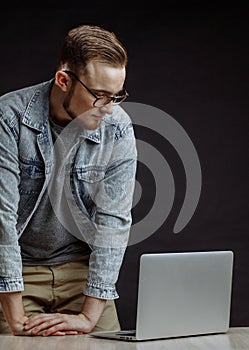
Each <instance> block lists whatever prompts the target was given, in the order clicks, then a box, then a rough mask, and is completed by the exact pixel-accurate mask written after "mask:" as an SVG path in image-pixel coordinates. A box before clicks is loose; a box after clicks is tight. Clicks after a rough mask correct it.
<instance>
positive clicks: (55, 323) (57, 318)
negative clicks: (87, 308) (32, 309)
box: [24, 313, 91, 336]
mask: <svg viewBox="0 0 249 350" xmlns="http://www.w3.org/2000/svg"><path fill="white" fill-rule="evenodd" d="M24 330H25V331H27V332H30V334H31V335H43V336H49V335H76V334H82V333H88V332H89V331H90V330H91V322H90V321H89V320H88V319H87V318H86V317H85V316H84V315H83V314H79V315H68V314H60V313H53V314H39V315H36V316H33V317H30V318H29V319H28V320H27V321H26V322H25V326H24Z"/></svg>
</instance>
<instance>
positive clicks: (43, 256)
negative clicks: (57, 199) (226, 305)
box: [19, 122, 90, 265]
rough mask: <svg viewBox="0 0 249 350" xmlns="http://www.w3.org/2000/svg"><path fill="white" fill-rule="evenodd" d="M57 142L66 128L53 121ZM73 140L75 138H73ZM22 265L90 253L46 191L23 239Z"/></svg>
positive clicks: (63, 259) (60, 259)
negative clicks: (66, 224)
mask: <svg viewBox="0 0 249 350" xmlns="http://www.w3.org/2000/svg"><path fill="white" fill-rule="evenodd" d="M50 125H51V132H52V137H53V140H54V142H55V141H56V139H57V136H58V135H59V134H60V132H61V131H62V130H63V128H62V127H60V126H58V125H56V124H54V123H53V122H50ZM70 141H72V140H70ZM19 242H20V246H21V254H22V261H23V265H53V264H60V263H64V262H67V261H72V260H75V259H77V258H79V257H80V256H85V255H89V254H90V248H89V246H88V244H87V243H85V242H83V241H81V240H79V239H77V238H76V237H74V236H73V235H72V234H71V233H70V232H69V231H68V230H67V229H66V227H64V225H63V224H62V223H61V221H60V220H59V218H58V215H56V213H55V211H54V209H53V206H52V204H51V200H50V196H49V193H48V191H46V192H45V193H44V195H43V197H42V199H41V202H40V203H39V206H38V208H37V210H36V212H35V213H34V215H33V216H32V218H31V220H30V221H29V223H28V225H27V227H26V229H25V231H24V232H23V234H22V236H21V238H20V240H19Z"/></svg>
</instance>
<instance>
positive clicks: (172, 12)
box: [0, 1, 249, 328]
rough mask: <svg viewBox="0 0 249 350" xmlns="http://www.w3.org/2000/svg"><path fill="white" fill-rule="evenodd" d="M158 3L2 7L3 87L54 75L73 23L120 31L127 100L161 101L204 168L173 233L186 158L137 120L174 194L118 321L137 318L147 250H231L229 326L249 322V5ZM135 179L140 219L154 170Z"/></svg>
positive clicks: (123, 279)
mask: <svg viewBox="0 0 249 350" xmlns="http://www.w3.org/2000/svg"><path fill="white" fill-rule="evenodd" d="M200 4H202V5H200ZM44 5H45V3H44ZM153 6H154V7H152V5H151V4H148V5H147V6H146V5H145V4H143V3H142V4H141V5H139V4H137V3H134V4H133V6H131V5H130V6H127V3H126V2H120V1H119V2H113V3H112V2H99V1H94V2H89V3H88V4H86V2H83V1H82V2H78V3H77V2H76V3H75V2H73V6H69V5H67V6H66V5H64V4H63V3H60V5H58V6H57V7H56V6H55V7H53V6H51V4H50V5H48V6H47V7H46V6H43V7H39V6H38V7H36V8H31V7H27V8H25V7H22V8H17V7H12V8H7V9H5V10H3V9H1V21H0V33H1V34H0V35H1V55H0V71H1V73H0V76H1V84H0V94H3V93H6V92H8V91H10V90H13V89H16V88H20V87H24V86H28V85H30V84H35V83H38V82H40V81H44V80H48V79H50V78H51V77H52V76H53V74H54V73H55V63H56V59H57V53H58V50H59V48H60V45H61V43H62V39H63V37H64V35H65V34H66V31H67V30H68V29H70V28H71V27H73V26H76V25H78V24H83V23H89V24H97V25H100V26H103V27H105V28H106V29H109V30H112V31H114V32H115V33H116V34H117V36H118V37H119V38H120V39H121V41H122V42H124V43H125V45H126V47H127V50H128V54H129V65H128V69H127V74H128V75H127V81H126V88H127V89H128V91H129V93H130V97H129V101H130V102H140V103H144V104H148V105H151V106H155V107H157V108H160V109H161V110H163V111H165V112H166V113H168V114H169V115H171V116H172V117H173V118H175V119H176V120H177V121H178V122H179V123H180V124H181V125H182V127H183V128H184V129H185V131H186V132H187V134H188V135H189V137H190V138H191V140H192V142H193V144H194V146H195V148H196V150H197V153H198V156H199V159H200V163H201V169H202V192H201V196H200V201H199V204H198V206H197V209H196V211H195V214H194V215H193V217H192V219H191V220H190V222H189V223H188V225H187V226H186V227H185V228H184V229H183V230H182V231H181V232H180V233H179V234H174V233H173V226H174V223H175V221H176V218H177V216H178V214H179V210H180V208H181V205H182V201H183V198H184V193H185V178H184V172H183V169H182V166H181V164H180V161H179V159H178V158H177V155H176V154H175V153H174V151H173V150H172V148H171V147H170V145H169V144H168V143H167V142H166V141H165V142H164V140H161V141H160V142H159V141H158V138H157V136H156V135H153V133H149V132H148V130H142V128H139V127H135V131H136V135H137V137H138V138H139V139H143V140H145V141H146V142H148V143H150V144H152V145H154V146H155V147H158V148H159V149H160V152H161V153H162V154H163V155H164V157H165V158H167V161H168V163H169V164H170V166H171V170H172V172H173V174H174V179H175V183H176V196H175V202H174V205H173V208H172V210H171V212H170V215H169V216H168V218H166V220H165V222H164V224H163V225H162V226H161V227H160V228H159V229H158V231H157V232H155V233H154V234H153V235H151V236H150V237H149V238H147V239H146V240H144V241H142V242H140V243H137V244H135V245H132V246H129V247H128V249H127V252H126V255H125V260H124V264H123V266H122V268H121V272H120V278H119V281H118V285H117V287H118V291H119V294H120V299H118V300H117V306H118V311H119V315H120V321H121V324H122V326H123V327H124V328H131V327H134V326H135V312H136V309H135V306H136V293H137V273H138V261H139V257H140V255H141V254H142V253H144V252H172V251H196V250H201V251H204V250H219V249H220V250H224V249H231V250H233V251H234V254H235V264H234V278H233V293H232V310H231V326H249V302H248V298H249V290H248V287H249V257H248V250H249V239H248V227H249V225H248V209H249V206H248V200H249V196H248V91H249V89H248V81H249V80H248V61H249V52H248V51H249V50H248V33H249V16H248V14H247V13H248V12H247V11H246V8H243V6H241V5H238V2H237V6H236V5H235V6H229V5H226V6H224V5H223V6H217V2H216V6H214V7H212V6H203V2H197V1H196V2H192V3H189V2H188V5H187V6H186V5H181V4H180V3H179V2H177V1H175V2H174V1H171V2H164V7H165V8H162V6H161V5H160V4H157V3H155V2H153ZM131 117H132V116H131ZM137 178H138V181H139V182H140V183H141V186H142V189H143V191H144V194H145V196H143V197H142V198H143V201H141V200H140V202H139V203H138V205H137V206H136V208H135V209H134V211H133V215H134V220H135V221H136V220H142V218H143V215H145V214H146V213H147V212H148V210H149V209H150V207H151V205H152V204H153V198H154V195H155V193H154V192H155V184H154V182H153V176H152V175H151V174H150V173H149V172H148V174H147V172H146V169H145V168H143V166H142V165H140V166H139V170H138V175H137ZM146 196H147V197H146ZM145 199H146V200H145Z"/></svg>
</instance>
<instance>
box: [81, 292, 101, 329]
mask: <svg viewBox="0 0 249 350" xmlns="http://www.w3.org/2000/svg"><path fill="white" fill-rule="evenodd" d="M105 304H106V300H105V299H98V298H93V297H90V296H86V298H85V301H84V304H83V308H82V315H83V317H86V318H87V320H88V321H89V329H85V332H86V333H87V332H90V331H91V330H92V329H93V328H94V326H95V325H96V323H97V322H98V320H99V318H100V316H101V314H102V312H103V310H104V307H105Z"/></svg>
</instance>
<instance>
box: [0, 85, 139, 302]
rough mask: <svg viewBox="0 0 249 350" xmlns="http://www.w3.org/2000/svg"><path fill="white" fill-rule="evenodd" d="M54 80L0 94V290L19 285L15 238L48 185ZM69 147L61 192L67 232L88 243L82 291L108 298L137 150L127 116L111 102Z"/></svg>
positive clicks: (123, 238)
mask: <svg viewBox="0 0 249 350" xmlns="http://www.w3.org/2000/svg"><path fill="white" fill-rule="evenodd" d="M53 82H54V80H53V79H52V80H50V81H47V82H43V83H40V84H37V85H34V86H30V87H26V88H23V89H20V90H17V91H13V92H9V93H7V94H5V95H3V96H2V97H0V171H1V173H0V292H13V291H21V290H23V288H24V286H23V279H22V261H21V254H20V253H21V252H20V246H19V243H18V240H19V238H20V236H21V235H22V233H23V231H24V230H25V227H26V226H27V224H28V222H29V220H30V219H31V217H32V215H33V213H34V212H35V210H36V208H37V206H38V205H39V202H40V199H41V197H42V195H43V194H44V191H46V190H48V184H49V183H51V178H52V175H53V169H54V164H55V160H54V156H53V154H54V143H53V140H52V136H51V129H50V125H49V119H48V116H49V95H50V89H51V87H52V84H53ZM74 127H75V125H74ZM73 129H74V128H73ZM73 129H72V130H73ZM75 144H77V147H76V148H75V152H74V154H73V157H72V156H71V157H69V159H68V160H67V162H66V163H65V169H66V170H65V174H66V175H64V179H65V181H64V182H65V186H64V187H65V188H64V192H66V193H68V195H67V205H68V208H69V211H70V212H71V217H73V222H74V225H72V227H74V229H73V230H72V231H71V233H72V234H73V235H75V236H76V237H78V238H79V239H81V240H84V241H86V242H87V243H88V245H89V246H90V248H91V254H90V258H89V274H88V280H87V284H86V288H85V291H84V293H85V294H86V295H90V296H93V297H97V298H103V299H115V298H118V293H117V291H116V287H115V284H116V281H117V278H118V274H119V270H120V267H121V263H122V260H123V256H124V252H125V249H126V246H127V240H128V237H129V231H130V226H131V223H132V217H131V207H132V197H133V190H134V184H135V173H136V156H137V153H136V142H135V136H134V130H133V126H132V123H131V120H130V117H129V116H128V115H127V113H126V112H125V111H124V109H122V108H121V107H120V106H114V107H113V113H112V114H111V115H106V116H105V118H104V120H103V121H102V122H101V125H100V127H99V128H98V129H96V130H94V131H89V130H83V129H82V130H80V132H79V137H78V139H77V142H76V143H75ZM59 180H61V179H59ZM44 220H46V218H44ZM37 239H38V240H39V239H41V238H39V237H37Z"/></svg>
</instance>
